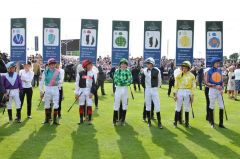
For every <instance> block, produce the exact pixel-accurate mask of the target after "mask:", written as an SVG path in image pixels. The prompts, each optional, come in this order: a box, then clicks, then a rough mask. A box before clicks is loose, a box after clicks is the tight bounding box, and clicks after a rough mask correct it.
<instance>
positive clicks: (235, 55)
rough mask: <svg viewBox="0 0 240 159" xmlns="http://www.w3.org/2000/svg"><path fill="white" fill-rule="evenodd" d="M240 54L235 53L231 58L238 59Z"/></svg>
mask: <svg viewBox="0 0 240 159" xmlns="http://www.w3.org/2000/svg"><path fill="white" fill-rule="evenodd" d="M238 58H239V54H238V53H233V54H231V55H230V56H229V59H230V60H238Z"/></svg>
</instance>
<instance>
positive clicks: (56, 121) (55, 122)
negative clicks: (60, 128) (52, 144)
mask: <svg viewBox="0 0 240 159" xmlns="http://www.w3.org/2000/svg"><path fill="white" fill-rule="evenodd" d="M57 115H58V109H54V113H53V124H55V125H59V122H58V119H57Z"/></svg>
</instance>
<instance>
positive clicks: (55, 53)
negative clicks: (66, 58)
mask: <svg viewBox="0 0 240 159" xmlns="http://www.w3.org/2000/svg"><path fill="white" fill-rule="evenodd" d="M60 24H61V21H60V18H43V63H47V61H48V59H49V58H55V60H56V61H57V62H58V63H60V60H61V59H60V58H61V56H60V42H61V38H60V37H61V36H60V33H61V32H60V29H61V28H60Z"/></svg>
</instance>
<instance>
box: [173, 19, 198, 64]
mask: <svg viewBox="0 0 240 159" xmlns="http://www.w3.org/2000/svg"><path fill="white" fill-rule="evenodd" d="M193 42H194V21H193V20H177V34H176V66H181V64H182V62H183V61H190V62H191V64H192V63H193Z"/></svg>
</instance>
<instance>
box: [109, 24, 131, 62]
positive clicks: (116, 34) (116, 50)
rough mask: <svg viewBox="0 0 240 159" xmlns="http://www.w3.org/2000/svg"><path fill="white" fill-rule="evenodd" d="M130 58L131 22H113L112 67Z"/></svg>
mask: <svg viewBox="0 0 240 159" xmlns="http://www.w3.org/2000/svg"><path fill="white" fill-rule="evenodd" d="M122 58H126V59H128V58H129V21H113V22H112V66H117V65H118V64H119V62H120V60H121V59H122Z"/></svg>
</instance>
